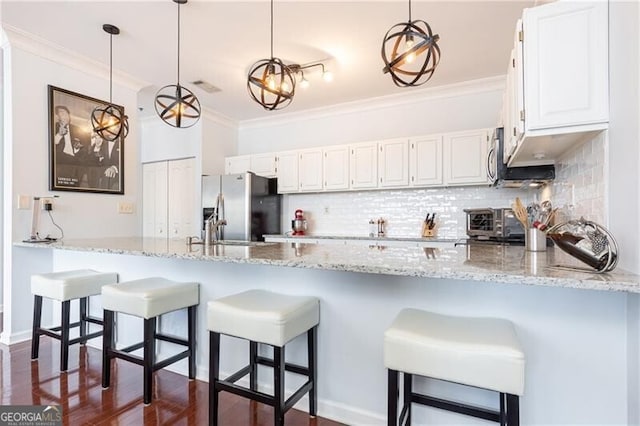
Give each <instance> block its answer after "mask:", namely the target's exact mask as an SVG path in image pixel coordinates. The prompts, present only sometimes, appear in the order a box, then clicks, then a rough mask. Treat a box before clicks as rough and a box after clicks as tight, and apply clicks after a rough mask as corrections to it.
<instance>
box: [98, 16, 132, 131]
mask: <svg viewBox="0 0 640 426" xmlns="http://www.w3.org/2000/svg"><path fill="white" fill-rule="evenodd" d="M102 29H103V30H104V31H105V32H106V33H108V34H109V105H107V106H104V107H97V108H95V109H94V110H93V112H92V113H91V126H92V127H93V131H94V132H96V133H97V134H98V135H99V136H100V137H101V138H102V139H104V140H106V141H114V140H116V139H118V138H119V137H122V138H123V139H124V138H126V137H127V135H128V134H129V121H128V118H129V117H127V116H126V115H125V114H124V110H123V109H122V107H120V106H118V105H114V104H112V103H111V98H112V96H113V36H114V35H118V34H120V29H119V28H118V27H116V26H115V25H111V24H104V25H103V26H102Z"/></svg>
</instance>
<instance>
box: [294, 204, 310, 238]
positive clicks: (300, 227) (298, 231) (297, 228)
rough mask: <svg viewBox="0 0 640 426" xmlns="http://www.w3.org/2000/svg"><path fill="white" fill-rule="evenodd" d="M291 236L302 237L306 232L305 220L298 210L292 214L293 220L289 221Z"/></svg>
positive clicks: (301, 212)
mask: <svg viewBox="0 0 640 426" xmlns="http://www.w3.org/2000/svg"><path fill="white" fill-rule="evenodd" d="M291 230H292V231H293V233H292V235H304V233H305V231H306V230H307V219H305V218H304V212H303V211H302V210H301V209H298V210H296V211H295V213H294V218H293V219H292V220H291Z"/></svg>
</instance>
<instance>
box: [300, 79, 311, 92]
mask: <svg viewBox="0 0 640 426" xmlns="http://www.w3.org/2000/svg"><path fill="white" fill-rule="evenodd" d="M300 87H302V88H303V89H306V88H308V87H309V80H307V79H306V78H304V76H302V80H300Z"/></svg>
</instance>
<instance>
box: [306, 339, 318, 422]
mask: <svg viewBox="0 0 640 426" xmlns="http://www.w3.org/2000/svg"><path fill="white" fill-rule="evenodd" d="M307 359H308V363H309V380H311V389H310V390H309V415H310V416H313V417H315V415H316V412H317V407H318V382H317V380H318V327H317V326H315V327H312V328H311V329H310V330H309V331H308V332H307Z"/></svg>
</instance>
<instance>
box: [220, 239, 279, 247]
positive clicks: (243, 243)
mask: <svg viewBox="0 0 640 426" xmlns="http://www.w3.org/2000/svg"><path fill="white" fill-rule="evenodd" d="M214 244H216V245H221V246H244V247H256V246H258V247H259V246H272V245H276V244H278V243H275V242H265V241H240V240H222V241H216V242H215V243H214Z"/></svg>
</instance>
